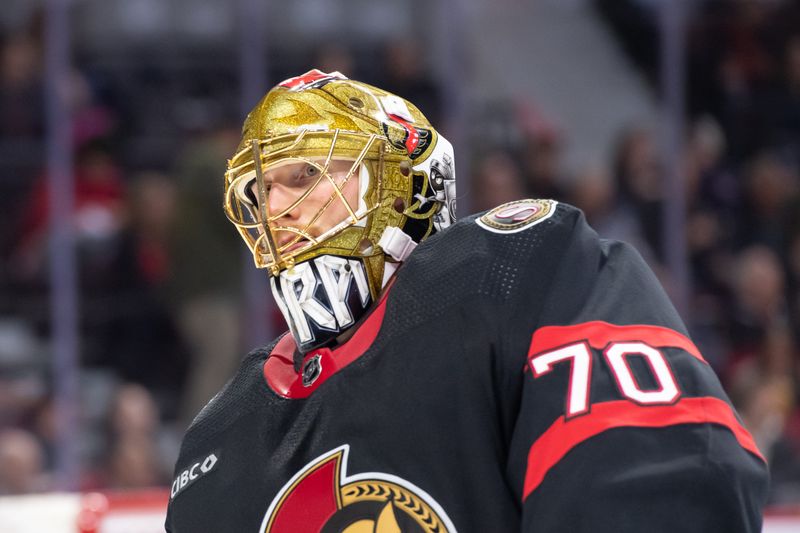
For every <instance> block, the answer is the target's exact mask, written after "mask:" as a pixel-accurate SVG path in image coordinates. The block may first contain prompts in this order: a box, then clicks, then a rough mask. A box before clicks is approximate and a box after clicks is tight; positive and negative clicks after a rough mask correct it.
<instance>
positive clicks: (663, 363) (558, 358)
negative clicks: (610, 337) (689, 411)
mask: <svg viewBox="0 0 800 533" xmlns="http://www.w3.org/2000/svg"><path fill="white" fill-rule="evenodd" d="M629 355H641V356H643V358H644V359H645V361H646V362H647V365H648V368H649V369H650V372H651V375H652V376H653V378H654V379H655V381H656V383H657V384H658V386H659V388H658V389H655V390H647V391H645V390H642V389H641V387H640V386H639V383H638V382H637V381H636V377H635V376H634V375H633V371H632V370H631V368H630V365H629V363H628V356H629ZM603 358H604V360H605V362H606V366H607V367H608V369H609V371H610V372H611V375H612V376H613V377H614V380H615V381H616V384H617V389H618V390H619V392H620V394H622V396H623V397H625V399H627V400H629V401H631V402H633V403H636V404H638V405H645V406H649V405H671V404H673V403H675V402H676V401H677V400H678V399H679V398H680V397H681V395H682V393H681V389H680V387H679V386H678V380H677V379H676V378H675V374H674V373H673V372H672V368H671V367H670V365H669V362H668V361H667V358H666V357H665V356H664V353H663V352H662V351H661V350H659V349H658V348H655V347H653V346H651V345H649V344H647V343H646V342H642V341H611V342H609V343H608V344H607V345H606V347H605V348H604V349H603ZM593 359H594V357H593V356H592V351H591V346H590V345H589V343H588V342H587V341H585V340H584V341H580V342H574V343H572V344H566V345H564V346H560V347H558V348H554V349H552V350H546V351H544V352H539V353H536V354H534V355H532V356H531V357H529V358H528V363H529V364H530V367H531V372H532V373H533V377H534V378H539V377H541V376H544V375H546V374H549V373H550V372H551V371H552V370H553V367H554V366H555V365H556V364H558V363H562V362H564V361H569V363H570V371H569V383H568V388H567V398H566V405H565V407H564V418H565V419H567V420H569V419H570V418H574V417H576V416H581V415H584V414H586V413H588V412H589V411H590V408H591V386H592V361H593Z"/></svg>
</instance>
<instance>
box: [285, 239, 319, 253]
mask: <svg viewBox="0 0 800 533" xmlns="http://www.w3.org/2000/svg"><path fill="white" fill-rule="evenodd" d="M293 239H294V238H292V239H287V240H286V241H285V242H283V243H281V244H279V245H278V247H279V249H280V251H281V253H282V254H288V253H291V252H293V251H295V250H299V249H300V248H306V247H307V246H308V245H309V244H310V242H311V241H309V240H308V239H300V240H299V241H297V242H296V243H294V244H290V245H289V246H287V244H289V243H291V242H292V240H293ZM284 246H286V248H284Z"/></svg>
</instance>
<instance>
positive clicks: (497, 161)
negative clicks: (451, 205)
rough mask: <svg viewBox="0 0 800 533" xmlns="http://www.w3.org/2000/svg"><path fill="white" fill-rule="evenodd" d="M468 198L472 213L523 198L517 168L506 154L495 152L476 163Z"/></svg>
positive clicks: (519, 174)
mask: <svg viewBox="0 0 800 533" xmlns="http://www.w3.org/2000/svg"><path fill="white" fill-rule="evenodd" d="M470 196H471V198H470V206H471V208H472V211H473V212H478V211H485V210H487V209H491V208H493V207H496V206H498V205H500V204H502V203H504V202H510V201H512V200H519V199H522V198H525V189H524V188H523V184H522V175H521V173H520V169H519V166H518V165H517V163H516V161H514V159H513V158H512V157H511V155H510V154H509V153H508V152H505V151H503V150H495V151H493V152H489V153H488V154H487V155H486V156H484V157H482V158H481V159H480V160H479V161H478V162H477V164H476V165H475V170H474V175H473V178H472V186H471V188H470Z"/></svg>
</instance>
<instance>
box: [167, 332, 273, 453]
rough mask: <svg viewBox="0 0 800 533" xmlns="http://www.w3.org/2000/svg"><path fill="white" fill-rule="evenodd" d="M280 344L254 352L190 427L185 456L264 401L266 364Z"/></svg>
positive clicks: (186, 439)
mask: <svg viewBox="0 0 800 533" xmlns="http://www.w3.org/2000/svg"><path fill="white" fill-rule="evenodd" d="M276 342H277V341H276ZM276 342H273V343H270V344H269V345H268V346H265V347H263V348H258V349H256V350H253V351H251V352H250V353H248V354H247V355H246V356H245V357H244V358H243V359H242V362H241V364H240V366H239V369H238V370H237V372H236V373H235V374H234V376H233V377H232V378H231V379H230V380H229V381H228V382H227V383H226V384H225V386H224V387H223V388H222V389H221V390H220V391H219V392H218V393H217V394H216V395H215V396H214V397H213V398H211V400H210V401H209V402H208V403H207V404H206V405H205V407H203V409H202V410H201V411H200V413H198V415H197V416H196V417H195V418H194V420H193V421H192V423H191V424H190V425H189V428H188V429H187V430H186V434H185V436H184V439H183V443H182V446H181V448H182V450H181V453H182V454H183V452H185V451H188V450H191V449H193V448H196V447H198V446H200V447H202V446H204V445H205V444H206V443H207V442H209V441H211V440H213V439H214V438H215V437H216V436H217V435H219V434H221V433H224V432H225V431H227V430H228V428H230V427H231V426H232V425H233V424H234V423H235V422H236V420H238V419H239V418H241V417H242V416H244V415H246V414H247V413H249V412H251V411H252V410H253V409H256V408H257V407H258V406H259V405H260V404H261V403H262V402H263V397H264V387H263V366H264V361H265V360H266V359H267V357H268V356H269V354H270V352H271V351H272V349H273V348H274V346H275V344H276Z"/></svg>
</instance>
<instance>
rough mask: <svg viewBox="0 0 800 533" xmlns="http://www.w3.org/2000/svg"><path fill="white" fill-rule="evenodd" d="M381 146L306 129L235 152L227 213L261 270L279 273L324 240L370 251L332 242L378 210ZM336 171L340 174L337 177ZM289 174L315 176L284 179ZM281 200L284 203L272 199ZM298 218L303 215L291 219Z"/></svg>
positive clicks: (357, 136) (349, 245)
mask: <svg viewBox="0 0 800 533" xmlns="http://www.w3.org/2000/svg"><path fill="white" fill-rule="evenodd" d="M383 144H384V143H383V142H382V141H381V140H380V139H379V138H378V137H377V136H376V135H366V134H361V133H353V132H341V131H339V130H336V131H333V132H309V131H306V130H303V131H301V132H300V133H298V134H296V135H292V134H290V135H283V136H279V137H276V138H273V139H269V140H252V141H250V142H249V143H248V144H247V146H246V147H245V148H244V149H242V150H240V151H239V152H237V153H236V154H235V155H234V157H233V158H232V159H231V161H230V163H229V168H228V171H227V172H226V174H225V180H226V187H225V189H226V192H225V201H224V209H225V213H226V215H227V216H228V219H229V220H230V221H231V222H232V223H233V224H234V225H235V226H236V228H237V230H238V231H239V233H240V234H241V236H242V238H243V239H244V241H245V242H246V243H247V245H248V247H249V248H250V251H251V252H252V253H253V258H254V261H255V263H256V266H257V267H259V268H268V269H269V270H270V272H271V273H272V274H273V275H277V274H278V272H280V271H281V270H284V269H287V268H291V267H292V266H293V265H294V264H295V263H296V262H297V261H298V260H303V258H302V257H301V256H304V255H308V252H309V251H310V250H311V249H313V248H314V247H316V246H317V245H319V244H321V243H325V242H327V243H329V244H332V245H333V247H337V244H338V245H339V246H343V247H344V250H351V251H353V252H355V251H356V250H355V248H356V247H358V245H359V244H360V245H362V246H361V248H362V250H361V251H362V252H364V251H368V250H365V249H366V248H367V247H365V246H363V243H361V242H360V240H359V242H355V240H354V239H353V237H352V236H351V238H350V239H346V238H345V239H340V240H341V241H343V242H339V243H336V242H331V241H332V240H335V238H336V235H337V234H339V233H341V232H342V231H343V230H345V229H347V228H350V227H360V228H362V229H364V228H365V226H366V223H367V218H368V216H369V215H370V213H372V212H373V211H374V210H375V209H376V207H377V204H376V202H375V198H376V197H377V196H378V194H377V193H378V190H379V189H380V186H381V183H380V176H381V170H382V167H383V150H384V146H383ZM256 162H258V163H256ZM343 165H344V167H343ZM333 166H337V167H338V168H339V171H338V172H335V173H334V172H333V171H332V167H333ZM286 168H291V169H297V170H299V169H303V170H305V169H309V170H312V169H313V170H314V171H315V172H314V173H313V175H311V174H310V173H309V174H305V175H303V176H294V175H292V174H291V173H289V174H286V173H284V174H281V169H286ZM342 168H346V169H347V170H346V172H344V171H343V170H342ZM276 176H277V179H276ZM373 177H374V179H373ZM347 192H349V193H350V194H349V195H350V196H351V198H350V199H348V198H347V194H346V193H347ZM277 194H280V195H281V200H280V201H277V200H275V199H274V198H272V197H271V196H272V195H277ZM312 203H313V204H314V205H313V206H312V205H309V204H312ZM276 206H278V207H276ZM293 212H302V213H303V216H302V217H300V218H297V219H291V217H290V216H289V215H291V214H292V213H293ZM334 212H338V213H340V214H341V216H339V217H336V216H335V215H334ZM331 215H333V216H334V217H335V218H333V219H332V218H331ZM358 233H362V232H358ZM348 241H349V242H348ZM354 245H355V246H354Z"/></svg>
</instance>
